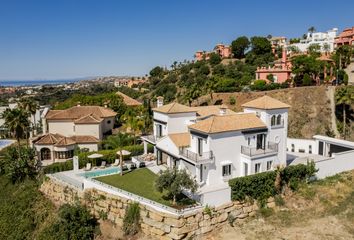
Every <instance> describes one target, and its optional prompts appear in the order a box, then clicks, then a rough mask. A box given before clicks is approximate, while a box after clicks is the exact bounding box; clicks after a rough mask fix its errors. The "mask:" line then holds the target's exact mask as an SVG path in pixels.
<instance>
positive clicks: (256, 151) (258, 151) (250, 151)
mask: <svg viewBox="0 0 354 240" xmlns="http://www.w3.org/2000/svg"><path fill="white" fill-rule="evenodd" d="M275 152H278V144H276V143H273V142H268V144H267V146H266V147H265V148H264V149H262V148H255V147H247V146H241V153H242V154H244V155H246V156H250V157H253V156H259V155H264V154H268V153H275Z"/></svg>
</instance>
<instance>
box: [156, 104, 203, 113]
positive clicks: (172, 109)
mask: <svg viewBox="0 0 354 240" xmlns="http://www.w3.org/2000/svg"><path fill="white" fill-rule="evenodd" d="M153 110H154V111H155V112H161V113H186V112H196V110H195V109H193V108H191V107H188V106H185V105H182V104H179V103H176V102H173V103H169V104H166V105H163V106H161V107H158V108H154V109H153Z"/></svg>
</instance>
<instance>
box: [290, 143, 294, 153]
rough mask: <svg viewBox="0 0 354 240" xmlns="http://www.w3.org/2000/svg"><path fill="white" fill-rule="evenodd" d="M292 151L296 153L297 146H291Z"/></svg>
mask: <svg viewBox="0 0 354 240" xmlns="http://www.w3.org/2000/svg"><path fill="white" fill-rule="evenodd" d="M291 151H292V152H295V145H294V144H291Z"/></svg>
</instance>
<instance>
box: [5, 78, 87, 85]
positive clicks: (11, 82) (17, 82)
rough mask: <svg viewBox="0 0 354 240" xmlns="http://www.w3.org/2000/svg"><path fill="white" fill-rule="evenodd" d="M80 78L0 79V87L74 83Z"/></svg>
mask: <svg viewBox="0 0 354 240" xmlns="http://www.w3.org/2000/svg"><path fill="white" fill-rule="evenodd" d="M86 79H87V78H86ZM81 80H83V78H76V79H60V80H0V87H20V86H38V85H47V84H64V83H74V82H78V81H81Z"/></svg>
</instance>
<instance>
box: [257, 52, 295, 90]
mask: <svg viewBox="0 0 354 240" xmlns="http://www.w3.org/2000/svg"><path fill="white" fill-rule="evenodd" d="M270 74H272V75H273V79H274V82H275V83H283V82H285V81H286V80H288V79H290V78H291V62H290V61H288V60H287V55H286V50H285V48H284V49H283V54H282V58H281V61H280V63H279V62H277V63H275V64H274V66H273V67H270V66H269V67H258V68H257V70H256V80H267V76H268V75H270Z"/></svg>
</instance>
